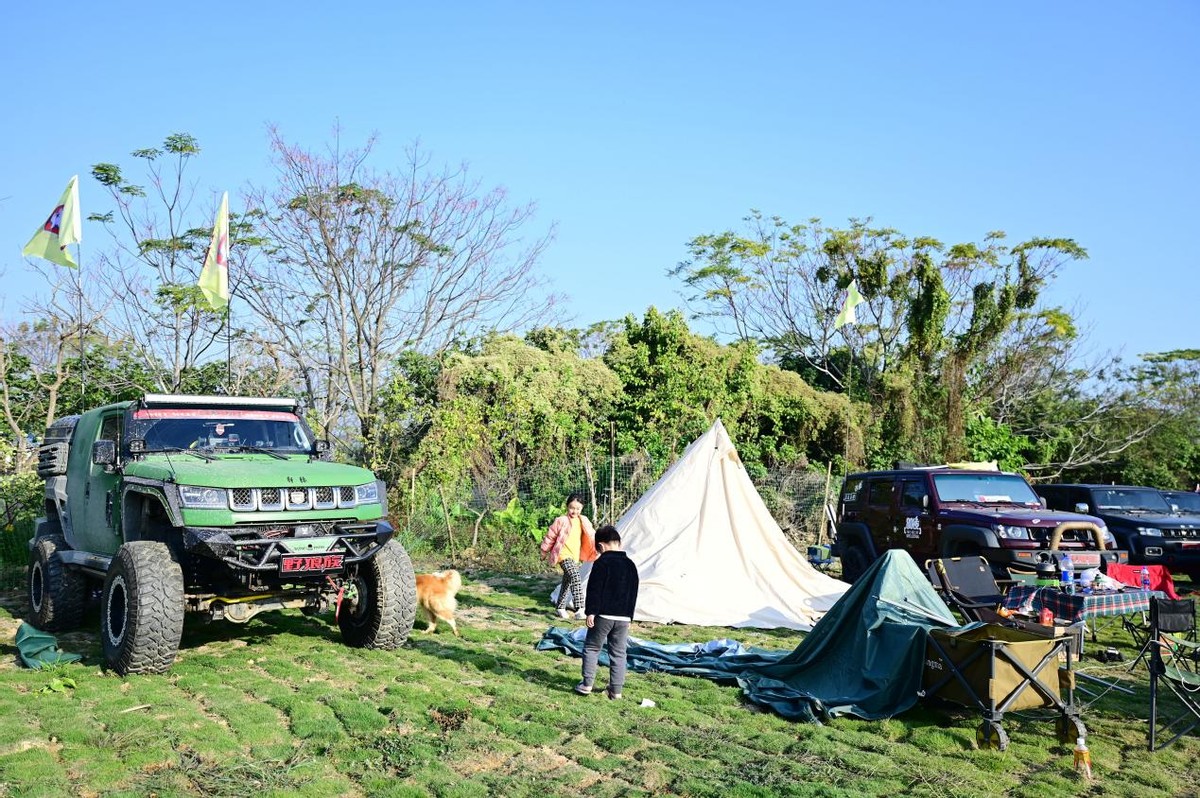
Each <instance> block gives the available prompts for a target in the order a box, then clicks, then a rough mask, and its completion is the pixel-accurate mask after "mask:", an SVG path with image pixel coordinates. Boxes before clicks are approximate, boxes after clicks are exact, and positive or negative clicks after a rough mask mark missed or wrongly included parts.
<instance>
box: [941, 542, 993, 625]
mask: <svg viewBox="0 0 1200 798" xmlns="http://www.w3.org/2000/svg"><path fill="white" fill-rule="evenodd" d="M925 572H926V573H927V574H928V575H929V581H930V582H931V583H932V584H933V588H934V590H936V591H937V592H938V594H939V595H940V596H941V597H942V600H943V601H945V602H946V604H947V605H948V606H949V607H950V608H951V609H953V610H958V611H959V613H961V614H962V616H963V617H964V618H966V619H967V620H969V621H984V622H994V621H997V620H999V619H1000V615H999V613H997V612H996V607H998V606H999V605H1000V602H1002V601H1003V600H1004V593H1003V591H1001V589H1000V585H999V584H997V583H996V577H995V575H993V574H992V567H991V566H990V565H988V561H987V560H985V559H984V558H982V557H949V558H945V559H941V560H927V561H926V562H925Z"/></svg>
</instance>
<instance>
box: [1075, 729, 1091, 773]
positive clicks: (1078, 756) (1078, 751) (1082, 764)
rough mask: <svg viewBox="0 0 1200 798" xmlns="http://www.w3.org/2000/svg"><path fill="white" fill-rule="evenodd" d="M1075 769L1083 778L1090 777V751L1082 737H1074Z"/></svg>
mask: <svg viewBox="0 0 1200 798" xmlns="http://www.w3.org/2000/svg"><path fill="white" fill-rule="evenodd" d="M1074 753H1075V769H1076V770H1078V771H1079V772H1080V773H1081V774H1082V775H1083V777H1084V778H1085V779H1090V778H1091V777H1092V752H1091V751H1089V750H1088V747H1087V742H1086V741H1085V740H1084V739H1083V738H1082V737H1077V738H1075V751H1074Z"/></svg>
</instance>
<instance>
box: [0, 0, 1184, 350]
mask: <svg viewBox="0 0 1200 798" xmlns="http://www.w3.org/2000/svg"><path fill="white" fill-rule="evenodd" d="M110 5H111V7H110ZM47 8H48V7H42V6H37V5H36V4H21V5H19V6H17V7H15V8H13V9H9V10H8V11H7V12H6V26H5V27H6V29H7V30H8V32H9V35H8V36H7V37H5V39H6V41H5V43H4V46H3V47H2V48H0V106H2V107H4V108H5V109H7V110H6V113H5V124H4V125H3V126H0V242H2V246H0V272H2V273H3V277H2V278H0V279H2V281H3V285H4V286H5V288H6V289H7V290H5V291H4V292H3V299H2V300H0V317H2V319H3V321H5V322H11V321H13V320H15V319H18V318H19V317H20V311H21V307H22V302H23V301H24V300H25V299H26V298H28V297H29V296H32V295H36V294H38V293H39V292H42V291H43V290H44V285H43V283H42V282H41V278H40V277H38V276H37V274H36V273H35V272H33V270H31V269H30V268H29V267H28V266H27V265H26V263H25V261H24V259H23V258H21V256H20V249H21V247H22V246H23V245H24V244H25V242H26V241H27V240H28V239H29V237H30V236H31V235H32V234H33V232H34V230H35V229H36V227H37V226H38V224H40V223H41V222H42V221H43V219H44V218H45V215H46V214H47V212H48V211H49V209H50V208H51V207H52V205H53V203H54V201H55V200H56V199H57V198H58V195H59V194H60V193H61V192H62V190H63V188H64V186H65V185H66V182H67V179H68V178H69V177H70V176H71V175H72V174H76V173H78V174H79V175H80V179H81V185H82V202H83V211H84V213H85V214H87V213H89V212H94V211H97V210H107V209H108V206H107V205H106V204H103V200H104V197H103V196H102V194H101V192H100V189H99V187H98V186H97V185H96V184H95V183H94V182H93V181H92V180H91V178H90V176H89V171H90V167H91V165H92V164H94V163H96V162H99V161H115V162H118V163H121V164H123V165H126V166H128V167H130V168H131V169H132V168H134V167H135V166H136V164H135V162H134V161H133V159H130V158H129V157H128V153H129V152H130V151H132V150H134V149H137V148H140V147H148V146H154V145H157V144H159V143H160V142H161V141H162V140H163V138H164V137H165V136H166V135H168V134H170V133H172V132H176V131H182V132H187V133H191V134H192V135H194V136H195V137H196V138H197V139H198V140H199V142H200V144H201V147H202V148H203V153H202V155H201V156H200V157H199V159H198V160H197V161H196V163H195V164H194V165H193V167H192V168H191V171H190V174H191V176H192V178H193V179H194V180H195V181H196V185H197V189H198V191H199V195H200V197H201V200H202V201H201V202H200V203H199V205H200V206H201V207H199V208H197V211H196V218H195V219H194V220H191V221H192V223H193V224H194V225H195V226H207V225H210V224H211V218H212V210H213V209H214V208H215V206H216V201H217V197H218V196H219V194H220V192H221V191H223V190H229V191H230V194H231V209H232V210H233V211H235V212H236V211H237V210H239V209H238V207H237V197H238V194H239V192H240V191H241V190H242V189H243V188H244V187H245V185H246V184H247V182H249V181H253V182H256V183H265V182H268V181H269V177H270V175H269V171H268V168H267V157H268V151H267V142H266V127H267V125H268V124H274V125H277V126H278V127H279V128H280V129H281V131H282V132H283V134H284V135H285V137H286V138H287V139H289V140H291V141H293V142H297V143H300V144H302V145H305V146H308V147H312V148H317V147H320V146H322V145H323V144H324V143H326V142H327V141H328V140H329V137H330V131H331V129H332V128H333V126H334V124H335V122H337V123H340V125H341V127H342V131H343V133H342V136H343V140H344V141H346V140H348V141H350V142H351V143H361V142H362V141H363V140H364V139H365V138H366V136H367V135H368V134H370V133H377V134H378V135H379V137H380V142H379V146H378V149H377V151H376V152H377V159H376V160H375V164H376V165H377V166H380V167H387V166H390V165H394V164H395V165H398V164H400V163H401V162H402V160H403V151H404V148H405V147H406V146H407V145H409V144H410V143H411V142H412V141H413V140H416V139H419V140H420V142H421V145H422V147H423V148H424V149H425V150H426V151H428V152H429V153H431V154H432V155H433V156H434V158H435V160H436V161H438V162H439V163H440V162H446V163H451V164H457V163H459V162H466V163H467V164H469V166H470V169H471V172H472V174H474V175H475V176H476V177H478V178H480V179H481V180H482V181H483V182H484V184H485V185H488V186H492V185H500V186H504V187H505V188H506V189H507V190H508V191H509V192H510V196H511V198H512V199H513V200H514V201H518V202H523V201H532V202H534V203H536V204H537V206H538V212H537V225H538V227H539V229H547V228H549V226H550V225H551V224H554V225H556V226H557V233H556V238H555V241H554V243H553V244H552V245H551V247H550V248H549V250H548V251H547V252H546V254H545V256H544V258H543V260H542V268H543V271H544V272H545V273H546V274H547V275H548V276H549V277H550V279H551V280H552V282H553V285H554V287H555V288H556V289H557V290H558V291H560V292H563V293H565V294H567V295H569V296H570V298H571V303H570V310H569V312H568V314H567V315H566V316H564V317H559V318H556V319H553V320H550V321H554V322H560V323H561V322H564V321H569V322H573V323H575V324H580V325H582V324H586V323H590V322H593V321H598V320H601V319H609V318H619V317H621V316H623V315H624V314H626V313H630V312H633V313H637V314H640V313H641V312H642V311H644V310H645V308H646V307H648V306H649V305H656V306H658V307H659V308H668V307H675V306H679V305H680V297H679V293H678V290H679V286H678V284H677V283H676V281H674V280H672V279H670V278H668V277H667V276H666V275H665V272H666V270H667V269H669V268H671V267H672V266H674V265H675V264H676V263H678V262H679V261H680V260H682V259H683V258H685V257H686V242H687V241H688V240H689V239H691V238H692V237H694V236H696V235H699V234H702V233H708V232H715V231H719V230H724V229H728V228H738V227H739V226H740V220H741V219H742V217H743V216H745V215H746V214H747V212H748V211H749V210H750V209H751V208H757V209H759V210H761V211H763V212H764V213H766V214H768V215H778V216H781V217H783V218H785V219H787V220H789V221H792V222H801V221H804V220H806V219H808V218H810V217H820V218H821V219H823V220H824V221H825V222H826V223H827V224H831V225H843V224H845V223H846V221H847V219H848V218H850V217H868V216H869V217H872V218H874V220H875V221H876V222H877V223H879V224H881V225H887V226H892V227H896V228H898V229H900V230H902V231H904V232H906V233H909V234H914V235H916V234H921V235H931V236H935V237H937V238H940V239H942V240H943V241H947V242H956V241H965V240H979V239H981V238H982V236H983V235H984V234H985V233H987V232H988V231H990V230H997V229H1001V230H1005V231H1007V232H1008V234H1009V236H1010V239H1012V240H1019V239H1021V238H1025V237H1028V236H1033V235H1047V236H1066V237H1071V238H1074V239H1076V240H1077V241H1079V243H1080V244H1082V245H1083V246H1084V247H1086V248H1087V249H1088V251H1089V252H1090V255H1091V258H1090V259H1089V260H1087V261H1084V262H1081V263H1078V264H1075V265H1072V266H1070V267H1069V269H1068V270H1067V272H1066V273H1065V274H1064V275H1063V276H1062V278H1061V279H1060V280H1059V281H1058V283H1057V284H1056V285H1055V286H1054V287H1053V288H1052V290H1051V292H1050V298H1051V300H1052V301H1054V302H1055V303H1057V304H1062V305H1065V306H1068V307H1073V308H1076V309H1077V310H1078V313H1079V317H1080V320H1081V322H1082V324H1083V325H1084V326H1085V327H1086V328H1089V329H1090V330H1091V333H1090V340H1091V341H1092V343H1093V345H1094V347H1096V348H1100V349H1110V350H1114V351H1118V352H1122V353H1124V354H1125V355H1126V356H1133V355H1136V354H1137V353H1141V352H1148V351H1163V350H1168V349H1175V348H1184V347H1193V346H1197V345H1200V341H1197V340H1196V335H1195V334H1194V332H1193V330H1194V329H1195V321H1194V320H1195V319H1196V318H1197V315H1198V313H1197V303H1198V302H1200V296H1198V295H1200V292H1198V291H1197V287H1198V286H1200V280H1198V278H1197V274H1198V271H1200V268H1198V267H1200V263H1198V260H1200V258H1198V257H1197V254H1196V251H1197V250H1196V246H1195V242H1194V237H1195V236H1194V233H1195V230H1196V219H1197V218H1198V216H1200V202H1198V201H1197V190H1198V186H1200V157H1198V156H1200V132H1198V131H1197V128H1198V124H1197V123H1198V122H1200V110H1198V109H1200V88H1198V87H1200V81H1198V80H1197V76H1198V75H1200V55H1198V53H1200V48H1197V46H1196V43H1197V42H1198V41H1200V5H1197V4H1195V3H1192V2H1183V1H1179V2H1159V3H1148V4H1132V3H1114V2H1088V3H1083V2H1060V3H1032V2H1012V3H992V4H982V3H948V2H947V3H933V2H925V3H918V2H910V3H892V2H887V3H885V2H878V3H874V2H847V3H839V4H833V3H828V4H819V5H818V4H805V3H796V2H789V3H783V2H779V3H743V4H731V3H727V2H692V3H687V4H682V3H678V4H676V3H625V2H608V3H602V4H600V3H593V4H585V3H578V2H574V3H548V2H535V3H504V4H501V3H476V2H459V3H437V4H434V3H420V4H417V3H403V2H387V3H382V2H381V3H375V2H358V3H353V4H350V3H346V4H331V3H317V2H290V3H282V2H274V1H273V0H271V1H260V2H254V3H225V2H210V3H205V4H202V5H200V6H186V5H183V6H181V5H178V4H176V5H173V6H171V7H169V8H168V7H167V6H166V5H164V4H159V3H141V2H124V3H119V4H101V3H83V2H78V1H77V0H67V1H66V2H63V3H59V4H57V5H56V6H54V7H53V13H52V14H51V16H50V17H47V16H46V14H47ZM115 9H120V10H119V11H118V10H115ZM52 31H59V32H60V34H61V36H60V37H59V38H56V37H54V36H53V35H52ZM130 174H131V176H132V175H136V174H137V173H136V172H134V171H131V172H130ZM209 197H211V199H209ZM531 232H533V231H532V230H531ZM105 242H106V234H104V232H103V231H102V230H100V229H99V228H97V227H95V226H94V225H92V224H89V223H85V226H84V250H83V257H84V259H85V265H86V259H87V257H88V253H89V250H90V249H92V248H96V247H101V246H103V245H104V244H105Z"/></svg>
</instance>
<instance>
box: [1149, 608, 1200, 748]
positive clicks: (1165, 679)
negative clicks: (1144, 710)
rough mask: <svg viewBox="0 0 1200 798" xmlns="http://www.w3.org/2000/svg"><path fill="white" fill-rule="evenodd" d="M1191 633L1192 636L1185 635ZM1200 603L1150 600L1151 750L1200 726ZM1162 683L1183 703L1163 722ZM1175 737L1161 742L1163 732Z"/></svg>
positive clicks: (1164, 745) (1165, 744)
mask: <svg viewBox="0 0 1200 798" xmlns="http://www.w3.org/2000/svg"><path fill="white" fill-rule="evenodd" d="M1189 633H1190V634H1191V635H1192V639H1191V640H1188V639H1187V638H1185V637H1183V636H1181V635H1186V634H1189ZM1195 634H1196V602H1195V600H1193V599H1182V600H1172V599H1154V600H1153V601H1151V603H1150V735H1149V737H1150V739H1149V743H1150V750H1151V751H1158V750H1161V749H1163V748H1166V747H1167V746H1168V745H1170V744H1171V743H1173V742H1175V741H1176V740H1178V739H1179V738H1180V737H1182V736H1183V735H1185V734H1187V733H1188V732H1189V731H1191V730H1192V729H1194V728H1196V726H1198V725H1200V645H1198V644H1197V643H1196V642H1195ZM1159 682H1162V683H1163V684H1165V685H1166V686H1167V688H1168V689H1169V690H1170V691H1171V692H1172V693H1174V695H1175V697H1176V698H1177V699H1179V703H1180V704H1182V707H1181V708H1180V713H1179V714H1178V715H1177V716H1176V717H1174V718H1173V719H1170V720H1169V721H1167V722H1166V723H1161V724H1160V723H1159V718H1158V715H1159V709H1160V706H1159V702H1158V693H1159V690H1158V685H1159ZM1172 729H1177V731H1175V733H1174V734H1173V735H1172V737H1171V739H1169V740H1167V741H1166V742H1165V743H1161V744H1158V743H1157V737H1158V734H1159V732H1162V733H1163V734H1167V733H1170V732H1171V730H1172Z"/></svg>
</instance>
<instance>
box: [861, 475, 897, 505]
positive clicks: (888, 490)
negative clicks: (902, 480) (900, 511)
mask: <svg viewBox="0 0 1200 798" xmlns="http://www.w3.org/2000/svg"><path fill="white" fill-rule="evenodd" d="M891 503H892V483H891V482H890V481H886V480H885V481H877V482H872V483H871V492H870V495H869V496H868V497H867V504H869V505H871V506H872V507H888V506H890V505H891Z"/></svg>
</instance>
